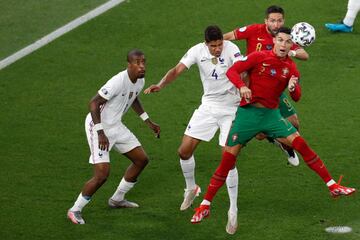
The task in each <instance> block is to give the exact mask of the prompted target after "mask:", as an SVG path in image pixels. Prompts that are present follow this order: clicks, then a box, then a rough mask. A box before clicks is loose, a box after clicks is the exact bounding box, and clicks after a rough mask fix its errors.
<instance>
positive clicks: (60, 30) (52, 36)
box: [0, 0, 125, 70]
mask: <svg viewBox="0 0 360 240" xmlns="http://www.w3.org/2000/svg"><path fill="white" fill-rule="evenodd" d="M124 1H125V0H110V1H108V2H106V3H104V4H103V5H100V6H99V7H97V8H95V9H94V10H91V11H90V12H88V13H86V14H84V15H82V16H81V17H78V18H76V19H75V20H73V21H71V22H69V23H68V24H66V25H64V26H62V27H60V28H58V29H56V30H55V31H53V32H52V33H50V34H48V35H46V36H44V37H42V38H40V39H38V40H37V41H35V42H34V43H32V44H30V45H28V46H27V47H25V48H23V49H21V50H19V51H17V52H16V53H14V54H12V55H10V56H8V57H7V58H4V59H2V60H1V61H0V70H1V69H3V68H5V67H7V66H9V65H10V64H12V63H14V62H16V61H17V60H19V59H21V58H23V57H25V56H26V55H28V54H30V53H32V52H34V51H35V50H37V49H39V48H41V47H43V46H45V45H46V44H48V43H50V42H52V41H54V40H55V39H56V38H58V37H60V36H62V35H64V34H65V33H67V32H70V31H71V30H73V29H74V28H76V27H78V26H80V25H81V24H84V23H86V22H87V21H89V20H91V19H93V18H95V17H97V16H99V15H100V14H102V13H104V12H106V11H108V10H109V9H111V8H113V7H115V6H116V5H118V4H120V3H122V2H124Z"/></svg>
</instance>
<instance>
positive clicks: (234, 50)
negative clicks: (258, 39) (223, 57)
mask: <svg viewBox="0 0 360 240" xmlns="http://www.w3.org/2000/svg"><path fill="white" fill-rule="evenodd" d="M229 55H230V59H231V64H234V63H235V62H237V61H240V60H241V59H242V58H243V56H242V55H241V52H240V49H239V47H238V46H236V45H235V44H234V43H232V42H229Z"/></svg>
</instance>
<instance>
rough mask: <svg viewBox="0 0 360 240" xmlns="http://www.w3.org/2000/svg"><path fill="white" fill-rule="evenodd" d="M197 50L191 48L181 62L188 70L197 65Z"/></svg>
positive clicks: (195, 47)
mask: <svg viewBox="0 0 360 240" xmlns="http://www.w3.org/2000/svg"><path fill="white" fill-rule="evenodd" d="M196 49H197V46H194V47H192V48H190V49H189V50H188V51H187V52H186V53H185V55H184V56H183V57H182V58H181V60H180V62H181V63H182V64H184V65H185V66H186V67H187V68H188V69H189V68H190V67H191V66H192V65H193V64H195V63H196V55H197V54H196V52H197V51H196Z"/></svg>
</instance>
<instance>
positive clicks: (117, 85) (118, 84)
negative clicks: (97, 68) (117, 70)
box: [98, 75, 123, 100]
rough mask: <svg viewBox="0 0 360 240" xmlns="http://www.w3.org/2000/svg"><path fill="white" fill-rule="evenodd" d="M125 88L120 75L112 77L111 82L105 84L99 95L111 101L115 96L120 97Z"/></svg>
mask: <svg viewBox="0 0 360 240" xmlns="http://www.w3.org/2000/svg"><path fill="white" fill-rule="evenodd" d="M122 87H123V79H122V78H119V76H118V75H116V76H114V77H112V78H111V79H110V80H109V81H107V82H106V83H105V85H104V86H102V87H101V88H100V90H99V91H98V94H99V95H100V96H101V97H102V98H104V99H106V100H110V99H111V98H113V97H114V96H116V95H118V94H119V93H120V91H121V88H122Z"/></svg>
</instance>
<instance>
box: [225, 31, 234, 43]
mask: <svg viewBox="0 0 360 240" xmlns="http://www.w3.org/2000/svg"><path fill="white" fill-rule="evenodd" d="M223 36H224V40H229V41H233V40H235V39H236V38H235V33H234V31H231V32H228V33H225V34H224V35H223Z"/></svg>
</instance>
